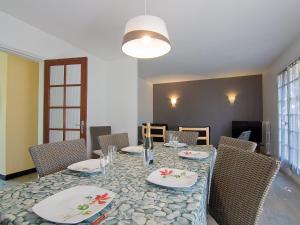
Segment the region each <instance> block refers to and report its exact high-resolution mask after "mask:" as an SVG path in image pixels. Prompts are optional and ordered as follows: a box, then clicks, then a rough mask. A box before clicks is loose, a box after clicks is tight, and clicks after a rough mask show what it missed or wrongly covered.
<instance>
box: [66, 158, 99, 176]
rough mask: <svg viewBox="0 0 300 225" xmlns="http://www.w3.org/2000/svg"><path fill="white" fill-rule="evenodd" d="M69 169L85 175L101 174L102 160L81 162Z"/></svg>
mask: <svg viewBox="0 0 300 225" xmlns="http://www.w3.org/2000/svg"><path fill="white" fill-rule="evenodd" d="M68 169H69V170H73V171H77V172H84V173H96V172H100V171H101V169H100V159H88V160H84V161H81V162H77V163H74V164H72V165H70V166H68Z"/></svg>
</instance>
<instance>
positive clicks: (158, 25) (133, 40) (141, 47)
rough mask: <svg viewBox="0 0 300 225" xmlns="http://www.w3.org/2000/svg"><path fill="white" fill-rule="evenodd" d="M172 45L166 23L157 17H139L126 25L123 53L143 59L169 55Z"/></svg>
mask: <svg viewBox="0 0 300 225" xmlns="http://www.w3.org/2000/svg"><path fill="white" fill-rule="evenodd" d="M170 50H171V44H170V40H169V35H168V31H167V27H166V24H165V22H164V21H163V20H162V19H161V18H159V17H156V16H149V15H143V16H137V17H134V18H132V19H131V20H129V21H128V22H127V23H126V27H125V33H124V36H123V44H122V51H123V52H124V53H125V54H126V55H129V56H132V57H135V58H141V59H147V58H155V57H159V56H162V55H165V54H167V53H168V52H169V51H170Z"/></svg>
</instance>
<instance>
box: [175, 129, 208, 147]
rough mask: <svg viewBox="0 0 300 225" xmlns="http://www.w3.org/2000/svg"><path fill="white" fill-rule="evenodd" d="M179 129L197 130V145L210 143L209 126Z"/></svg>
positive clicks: (186, 130)
mask: <svg viewBox="0 0 300 225" xmlns="http://www.w3.org/2000/svg"><path fill="white" fill-rule="evenodd" d="M179 131H185V132H191V131H192V132H197V133H198V140H197V145H209V144H210V127H179Z"/></svg>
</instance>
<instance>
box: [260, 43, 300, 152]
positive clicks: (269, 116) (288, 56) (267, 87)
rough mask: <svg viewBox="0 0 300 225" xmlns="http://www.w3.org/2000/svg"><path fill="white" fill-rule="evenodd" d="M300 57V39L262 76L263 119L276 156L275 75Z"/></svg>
mask: <svg viewBox="0 0 300 225" xmlns="http://www.w3.org/2000/svg"><path fill="white" fill-rule="evenodd" d="M298 57H300V37H299V38H298V39H297V40H296V41H295V42H294V43H293V44H292V45H290V47H289V48H287V49H286V50H285V51H284V52H283V53H282V54H281V55H280V57H278V59H277V60H276V61H275V62H274V63H273V64H272V65H271V66H270V67H269V68H268V70H267V71H266V72H265V73H264V74H263V119H264V120H265V121H270V122H271V150H272V153H273V154H274V155H275V156H278V108H277V100H278V99H277V75H278V73H280V72H281V71H282V70H283V69H284V68H285V67H287V66H288V65H289V64H290V63H292V62H293V61H294V60H296V59H297V58H298Z"/></svg>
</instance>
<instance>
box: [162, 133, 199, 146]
mask: <svg viewBox="0 0 300 225" xmlns="http://www.w3.org/2000/svg"><path fill="white" fill-rule="evenodd" d="M170 134H171V135H175V136H177V137H178V141H179V142H181V143H186V144H188V145H196V144H197V138H198V133H197V132H183V131H170V130H167V131H166V142H167V143H168V142H169V137H170Z"/></svg>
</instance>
